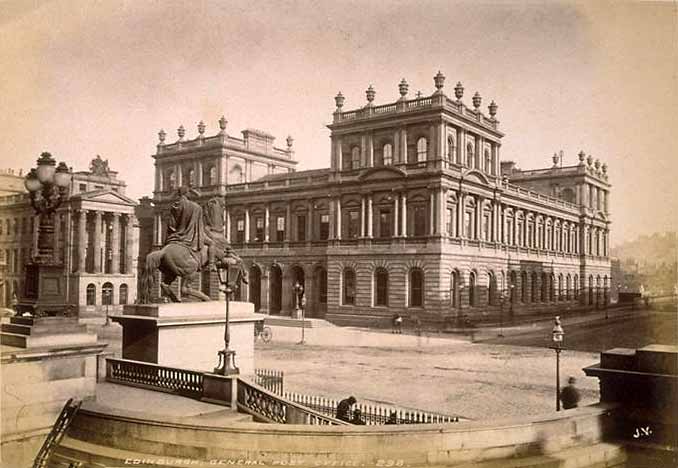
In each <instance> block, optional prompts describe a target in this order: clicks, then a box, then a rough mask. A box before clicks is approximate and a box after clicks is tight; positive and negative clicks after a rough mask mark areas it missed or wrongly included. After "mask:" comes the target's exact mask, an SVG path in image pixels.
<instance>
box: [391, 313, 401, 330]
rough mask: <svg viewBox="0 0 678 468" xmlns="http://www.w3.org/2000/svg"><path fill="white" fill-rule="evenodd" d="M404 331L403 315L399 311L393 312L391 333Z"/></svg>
mask: <svg viewBox="0 0 678 468" xmlns="http://www.w3.org/2000/svg"><path fill="white" fill-rule="evenodd" d="M402 332H403V317H402V316H401V315H400V314H399V313H397V312H396V313H395V314H393V331H392V332H391V333H396V334H401V333H402Z"/></svg>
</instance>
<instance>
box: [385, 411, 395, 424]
mask: <svg viewBox="0 0 678 468" xmlns="http://www.w3.org/2000/svg"><path fill="white" fill-rule="evenodd" d="M386 424H398V415H397V414H396V412H395V411H391V414H389V415H388V420H387V421H386Z"/></svg>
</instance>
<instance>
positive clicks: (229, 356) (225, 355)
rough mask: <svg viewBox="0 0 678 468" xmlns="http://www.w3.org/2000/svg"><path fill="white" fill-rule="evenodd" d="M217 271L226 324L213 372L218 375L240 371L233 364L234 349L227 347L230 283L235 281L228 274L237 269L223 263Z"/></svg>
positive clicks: (228, 343)
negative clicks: (223, 296) (222, 345)
mask: <svg viewBox="0 0 678 468" xmlns="http://www.w3.org/2000/svg"><path fill="white" fill-rule="evenodd" d="M217 273H218V275H219V282H220V283H221V284H222V285H223V286H224V289H223V291H224V294H225V296H226V324H225V325H224V349H222V350H221V351H219V352H218V353H217V355H218V357H219V364H218V365H217V367H215V368H214V373H215V374H219V375H233V374H238V373H240V370H239V369H238V368H237V367H236V365H235V351H234V350H231V349H229V346H230V344H231V330H230V324H229V307H230V302H231V294H233V288H232V286H231V285H232V284H234V282H235V278H230V275H238V269H237V268H229V266H228V263H224V264H221V265H220V266H219V268H218V270H217Z"/></svg>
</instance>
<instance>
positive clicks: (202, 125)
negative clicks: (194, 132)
mask: <svg viewBox="0 0 678 468" xmlns="http://www.w3.org/2000/svg"><path fill="white" fill-rule="evenodd" d="M204 136H205V122H203V121H202V120H201V121H200V122H199V123H198V137H199V138H202V137H204Z"/></svg>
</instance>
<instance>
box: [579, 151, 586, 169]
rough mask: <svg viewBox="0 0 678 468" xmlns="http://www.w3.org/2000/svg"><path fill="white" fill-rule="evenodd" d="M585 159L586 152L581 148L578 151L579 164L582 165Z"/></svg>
mask: <svg viewBox="0 0 678 468" xmlns="http://www.w3.org/2000/svg"><path fill="white" fill-rule="evenodd" d="M585 159H586V153H584V150H581V151H580V152H579V165H580V166H583V165H584V160H585Z"/></svg>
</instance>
